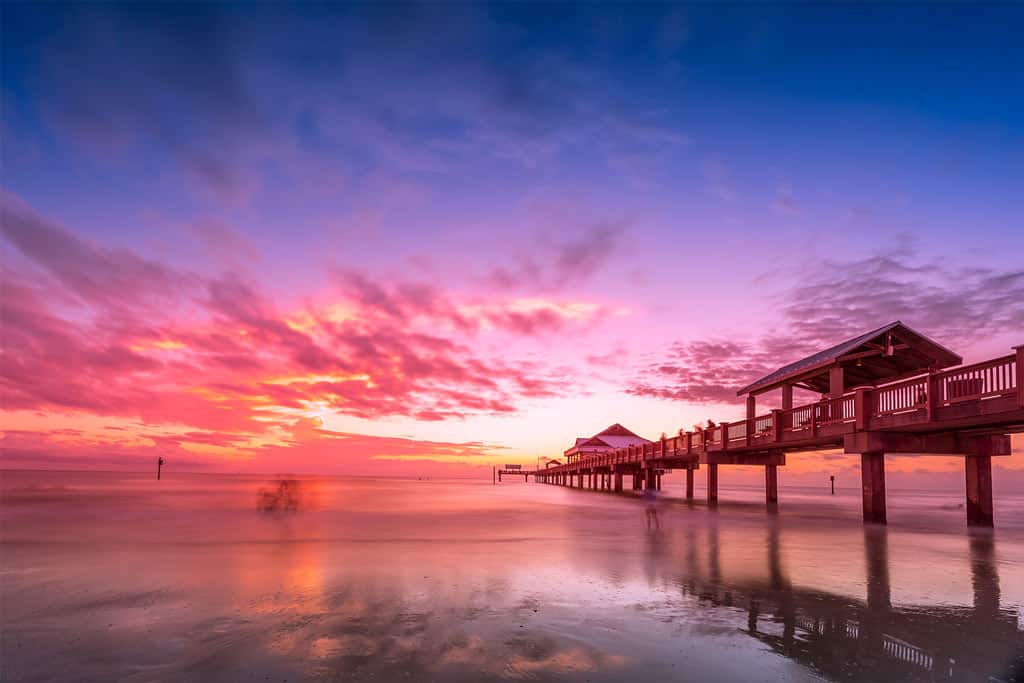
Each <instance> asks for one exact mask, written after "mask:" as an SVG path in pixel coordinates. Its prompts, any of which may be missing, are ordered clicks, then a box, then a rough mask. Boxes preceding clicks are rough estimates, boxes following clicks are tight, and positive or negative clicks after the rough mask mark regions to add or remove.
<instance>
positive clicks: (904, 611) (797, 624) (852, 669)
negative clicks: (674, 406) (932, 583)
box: [645, 523, 1024, 681]
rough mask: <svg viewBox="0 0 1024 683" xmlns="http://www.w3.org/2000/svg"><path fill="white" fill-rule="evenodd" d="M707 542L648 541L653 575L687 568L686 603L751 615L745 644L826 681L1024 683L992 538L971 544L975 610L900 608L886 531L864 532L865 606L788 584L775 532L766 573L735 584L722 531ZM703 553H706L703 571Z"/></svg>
mask: <svg viewBox="0 0 1024 683" xmlns="http://www.w3.org/2000/svg"><path fill="white" fill-rule="evenodd" d="M704 534H705V536H704V538H703V539H701V538H699V536H700V532H699V531H698V530H696V529H693V528H689V529H687V531H686V532H685V533H684V534H683V535H682V536H677V535H673V534H661V533H658V534H649V535H648V536H647V539H646V541H647V543H646V555H645V558H646V560H647V563H648V565H647V571H648V574H649V576H650V577H652V578H653V577H655V576H657V575H658V572H659V571H661V572H663V571H664V569H665V566H666V564H668V565H669V566H671V565H672V563H673V561H674V560H675V559H681V560H682V561H681V566H684V567H685V572H681V573H680V577H679V579H678V582H679V584H680V592H681V594H682V595H683V596H687V597H692V598H695V599H696V600H697V603H698V605H700V606H701V607H710V608H712V609H715V608H729V609H733V610H741V611H745V612H746V626H745V628H744V629H743V630H744V631H745V632H746V633H747V634H748V635H749V636H751V637H752V638H755V639H757V640H758V641H760V642H762V643H764V644H765V645H767V646H768V647H770V648H771V649H772V650H773V651H774V652H776V653H778V654H781V655H783V656H785V657H787V658H789V659H792V660H795V661H797V662H799V663H801V664H803V665H805V666H806V667H808V668H810V669H811V670H813V671H816V672H819V673H821V674H824V675H825V676H827V677H828V678H834V679H844V680H849V679H855V680H928V681H937V680H941V681H946V680H949V681H973V680H993V681H996V680H1024V679H1022V678H1021V677H1022V676H1024V669H1021V664H1022V660H1021V656H1022V655H1024V633H1022V631H1020V630H1019V628H1020V624H1019V623H1018V617H1017V615H1016V614H1015V613H1014V611H1013V610H1012V609H1006V610H1003V609H1000V588H999V572H998V569H997V563H996V556H995V540H994V538H993V534H992V533H991V532H989V531H981V532H976V533H973V534H971V535H970V537H969V551H970V555H969V557H970V572H971V588H972V591H973V606H971V607H967V606H953V605H941V604H940V605H908V606H902V607H894V606H893V603H892V583H891V578H890V563H889V547H888V546H889V536H888V532H887V530H886V529H885V528H883V527H867V528H865V529H864V531H863V551H864V569H865V582H864V585H865V592H866V595H865V598H864V599H863V600H858V599H854V598H851V597H850V596H846V595H841V594H836V593H830V592H826V591H822V590H814V589H808V588H804V587H801V585H800V580H799V577H796V578H795V580H792V577H790V576H789V575H787V573H786V571H785V570H784V568H783V563H782V552H781V542H780V535H781V533H780V529H779V527H778V526H777V525H775V524H772V525H770V526H769V527H768V529H767V530H766V532H765V548H766V552H765V557H764V568H765V571H764V573H763V574H762V575H760V576H757V575H754V576H748V577H746V578H745V579H742V580H736V581H733V580H725V579H723V576H722V570H721V557H720V554H721V542H720V539H719V535H720V534H719V525H718V524H716V523H711V524H709V525H708V526H707V527H706V529H705V530H704ZM700 547H706V548H707V550H708V553H707V557H706V558H705V561H704V564H703V566H702V565H701V563H700V561H699V560H698V548H700ZM822 552H823V553H825V554H827V553H828V549H824V548H823V549H822ZM680 554H681V555H682V557H681V558H677V555H680ZM660 578H663V579H669V580H670V579H671V577H670V576H664V575H662V576H661V577H660ZM990 677H991V678H990Z"/></svg>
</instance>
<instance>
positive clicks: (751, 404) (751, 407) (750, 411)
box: [747, 396, 757, 446]
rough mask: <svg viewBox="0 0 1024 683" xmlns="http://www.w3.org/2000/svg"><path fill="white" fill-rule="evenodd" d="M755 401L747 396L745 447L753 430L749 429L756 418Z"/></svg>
mask: <svg viewBox="0 0 1024 683" xmlns="http://www.w3.org/2000/svg"><path fill="white" fill-rule="evenodd" d="M756 401H757V399H755V398H754V397H753V396H747V446H749V445H750V439H751V435H752V434H753V432H754V430H753V429H751V427H753V426H754V421H755V419H756V418H757V415H756V413H757V403H756Z"/></svg>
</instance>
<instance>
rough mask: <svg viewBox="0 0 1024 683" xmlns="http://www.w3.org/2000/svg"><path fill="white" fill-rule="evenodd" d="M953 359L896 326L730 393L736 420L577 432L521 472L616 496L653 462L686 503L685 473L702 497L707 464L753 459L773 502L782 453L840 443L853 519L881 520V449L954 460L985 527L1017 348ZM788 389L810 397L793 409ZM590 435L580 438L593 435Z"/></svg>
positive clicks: (1022, 393)
mask: <svg viewBox="0 0 1024 683" xmlns="http://www.w3.org/2000/svg"><path fill="white" fill-rule="evenodd" d="M960 362H961V358H960V356H958V355H956V354H955V353H953V352H952V351H949V350H948V349H946V348H945V347H943V346H941V345H940V344H937V343H936V342H934V341H932V340H930V339H928V338H927V337H925V336H924V335H922V334H920V333H918V332H915V331H914V330H912V329H910V328H909V327H907V326H906V325H904V324H903V323H901V322H899V321H897V322H894V323H890V324H888V325H885V326H883V327H880V328H878V329H877V330H873V331H871V332H868V333H866V334H862V335H860V336H858V337H854V338H853V339H850V340H848V341H845V342H843V343H842V344H837V345H836V346H833V347H831V348H829V349H826V350H824V351H821V352H820V353H816V354H814V355H811V356H808V357H807V358H804V359H802V360H799V361H797V362H795V363H791V364H789V365H786V366H784V367H781V368H779V369H778V370H776V371H775V372H772V373H770V374H768V375H766V376H765V377H762V378H761V379H759V380H757V381H756V382H754V383H752V384H750V385H749V386H747V387H744V388H743V389H741V390H740V391H739V392H738V394H739V395H744V394H745V395H746V396H747V405H746V408H747V410H746V413H747V415H746V419H745V420H740V421H738V422H723V423H721V424H718V425H716V424H715V423H714V422H712V421H711V420H709V421H708V428H707V429H695V430H694V431H692V432H684V431H683V430H680V431H679V435H678V436H674V437H672V438H666V437H664V436H663V437H662V438H661V439H660V440H659V441H657V442H653V443H652V442H649V441H648V442H645V443H637V444H627V445H624V446H618V447H611V448H608V447H605V448H599V449H598V450H596V451H593V452H591V451H587V450H585V447H586V445H587V444H586V440H584V441H583V443H581V440H579V439H578V440H577V443H576V445H575V446H574V447H573V448H571V449H569V450H568V451H566V455H567V456H569V455H570V453H571V454H572V456H573V457H572V458H571V459H569V460H567V462H566V464H564V465H561V466H557V467H549V468H546V469H544V470H540V471H537V472H535V473H533V474H534V475H535V476H536V477H537V478H538V479H539V480H540V481H543V482H546V483H552V484H560V485H563V486H578V487H580V488H583V487H584V484H583V480H584V477H587V478H588V486H587V488H592V489H597V488H601V489H602V490H611V489H612V488H613V487H612V485H611V480H612V477H613V476H614V478H615V484H614V490H615V491H621V490H622V476H623V474H629V475H631V476H632V478H633V488H634V489H638V488H640V487H641V486H644V487H646V488H651V489H660V487H661V476H662V474H663V472H664V470H665V469H667V468H672V469H683V470H684V471H685V472H686V497H687V498H691V499H692V498H693V476H694V470H696V469H697V468H698V467H699V466H700V465H702V464H703V465H706V466H707V470H708V480H707V481H708V486H707V495H708V501H709V502H712V503H713V502H715V501H716V500H717V499H718V466H719V465H762V466H764V468H765V499H766V501H767V502H768V503H769V504H773V503H775V502H777V501H778V467H779V466H780V465H785V464H786V455H787V453H794V452H800V451H820V450H825V449H834V448H841V449H843V450H844V451H845V452H846V453H849V454H857V455H860V457H861V480H862V488H863V509H864V521H866V522H876V523H881V524H884V523H885V522H886V506H885V454H886V453H890V454H894V453H914V454H923V455H962V456H963V457H964V469H965V476H966V483H967V502H966V512H967V523H968V524H969V525H971V526H992V523H993V520H992V456H999V455H1009V454H1010V437H1009V434H1011V433H1016V432H1022V431H1024V346H1017V347H1014V353H1013V354H1010V355H1007V356H1002V357H1000V358H995V359H993V360H989V361H985V362H982V363H975V364H973V365H965V366H960V367H951V366H956V365H957V364H959V363H960ZM794 387H797V388H800V389H803V390H808V391H815V392H820V393H822V397H821V399H820V400H818V401H815V402H813V403H808V404H805V405H801V406H796V407H794V406H793V388H794ZM776 389H777V390H779V391H781V398H782V401H781V403H782V407H781V408H780V409H777V410H772V411H771V412H769V413H766V414H762V415H758V414H757V409H756V397H757V396H759V395H762V394H764V393H766V392H768V391H773V390H776ZM613 428H619V429H623V430H625V428H623V427H621V425H614V426H613ZM613 428H610V429H613ZM606 431H607V430H606ZM625 431H626V432H627V433H628V434H630V435H632V436H634V437H636V435H635V434H633V433H632V432H629V431H628V430H625ZM602 434H603V433H602ZM602 434H598V435H596V436H595V437H592V438H593V439H597V438H599V437H600V438H601V439H604V437H603V436H602ZM636 438H638V439H639V437H636Z"/></svg>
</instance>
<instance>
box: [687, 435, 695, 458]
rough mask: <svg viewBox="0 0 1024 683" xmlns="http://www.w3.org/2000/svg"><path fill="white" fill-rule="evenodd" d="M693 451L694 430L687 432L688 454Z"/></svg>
mask: <svg viewBox="0 0 1024 683" xmlns="http://www.w3.org/2000/svg"><path fill="white" fill-rule="evenodd" d="M692 452H693V432H686V454H687V455H689V454H690V453H692Z"/></svg>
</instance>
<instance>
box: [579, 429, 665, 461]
mask: <svg viewBox="0 0 1024 683" xmlns="http://www.w3.org/2000/svg"><path fill="white" fill-rule="evenodd" d="M645 443H651V442H650V441H649V440H647V439H645V438H643V437H642V436H638V435H637V434H635V433H633V432H631V431H630V430H628V429H626V428H625V427H623V426H622V425H620V424H619V423H615V424H613V425H612V426H611V427H608V428H607V429H605V430H604V431H601V432H598V433H597V434H595V435H594V436H589V437H588V436H581V437H579V438H577V439H576V443H575V444H573V446H572V447H571V448H569V449H568V450H566V451H565V454H566V455H572V454H573V453H577V452H579V450H580V449H581V448H625V447H626V446H638V445H640V444H645Z"/></svg>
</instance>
